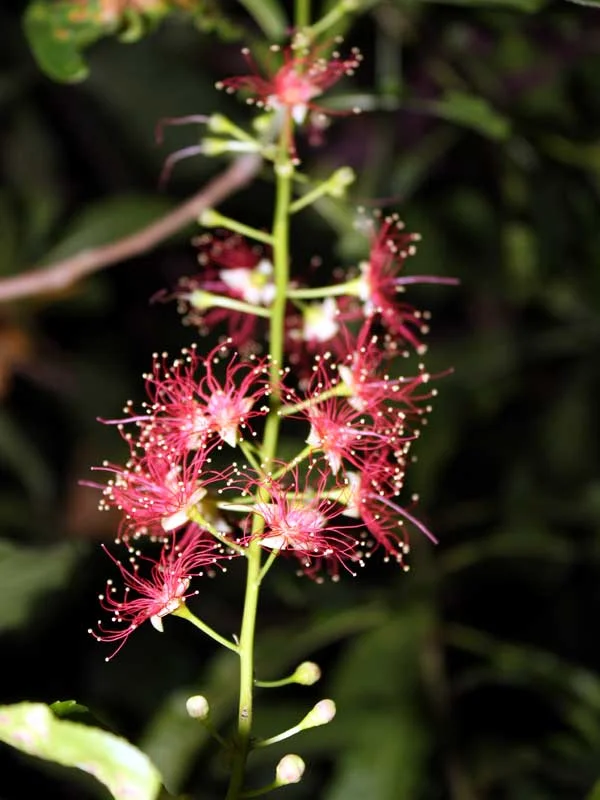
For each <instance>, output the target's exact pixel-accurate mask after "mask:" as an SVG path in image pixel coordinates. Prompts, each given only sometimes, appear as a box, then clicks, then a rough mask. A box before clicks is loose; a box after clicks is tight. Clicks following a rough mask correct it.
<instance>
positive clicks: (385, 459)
mask: <svg viewBox="0 0 600 800" xmlns="http://www.w3.org/2000/svg"><path fill="white" fill-rule="evenodd" d="M402 462H403V459H402V456H401V455H400V454H398V453H396V454H393V453H391V452H389V451H388V452H383V453H380V454H376V455H374V456H373V457H372V458H371V459H370V460H369V461H368V462H366V463H365V464H364V467H363V470H362V471H361V472H360V473H358V472H348V473H347V474H346V480H347V493H346V494H345V496H344V497H343V502H344V503H345V510H344V512H343V513H344V514H345V515H346V516H349V517H353V518H360V519H362V521H363V523H364V525H365V527H366V528H367V530H368V532H369V534H370V535H371V536H372V537H373V540H374V543H375V545H376V546H377V547H382V548H383V549H384V551H385V555H386V559H387V558H393V559H395V560H396V561H397V562H398V563H400V564H403V563H404V559H405V558H406V556H407V554H408V553H409V552H410V544H409V538H408V533H407V525H406V523H408V524H409V525H410V526H412V527H414V528H416V529H417V530H419V531H420V532H421V533H423V534H424V535H425V536H427V538H428V539H429V540H430V541H432V542H433V543H434V544H437V539H436V538H435V536H434V535H433V534H432V533H431V531H430V530H429V529H428V528H427V527H426V526H425V525H424V524H423V523H422V522H420V521H419V520H418V519H417V518H416V517H415V516H413V514H411V512H410V511H408V510H407V509H406V508H404V507H403V506H401V505H399V504H398V503H397V502H395V501H394V500H393V499H392V498H396V497H398V496H399V494H400V492H401V490H402V486H403V481H404V464H403V463H402ZM340 497H341V499H342V496H340ZM413 502H416V497H413ZM369 555H370V553H369V554H367V556H366V557H368V556H369ZM406 569H408V568H407V567H406Z"/></svg>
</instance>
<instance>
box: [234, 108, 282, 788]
mask: <svg viewBox="0 0 600 800" xmlns="http://www.w3.org/2000/svg"><path fill="white" fill-rule="evenodd" d="M291 124H292V123H291V119H290V118H288V119H287V120H286V123H285V124H284V126H283V130H282V134H281V138H280V141H279V152H278V157H277V161H276V164H275V179H276V200H275V214H274V219H273V266H274V271H275V290H276V292H275V299H274V301H273V305H272V307H271V320H270V335H269V348H270V356H271V368H270V382H271V409H270V413H269V415H268V417H267V421H266V424H265V435H264V439H263V444H262V448H261V461H262V464H263V466H264V468H266V469H268V465H270V464H272V462H273V460H274V458H275V456H276V454H277V440H278V437H279V419H280V417H279V414H278V411H279V406H280V403H281V400H280V394H281V393H280V388H279V383H280V370H281V367H282V364H283V353H284V325H285V306H286V293H287V288H288V283H289V216H290V202H291V196H292V188H291V187H292V179H293V173H294V168H293V166H292V164H291V162H290V158H289V142H290V138H289V137H290V131H291ZM262 491H264V490H262ZM264 499H265V501H268V499H269V498H268V495H267V496H266V497H265V498H264ZM263 526H264V520H263V518H262V517H261V516H260V515H258V514H255V515H254V520H253V524H252V533H253V537H252V541H251V543H250V545H249V546H248V549H247V551H246V556H247V558H246V561H247V564H248V571H247V574H246V593H245V596H244V613H243V617H242V628H241V631H240V641H239V655H240V702H239V708H238V730H237V740H236V748H235V755H234V762H233V767H232V772H231V780H230V783H229V789H228V791H227V797H226V800H238V798H239V797H240V794H241V792H242V790H243V785H244V773H245V770H246V761H247V759H248V754H249V752H250V749H251V743H252V742H251V737H252V716H253V689H254V635H255V630H256V612H257V608H258V596H259V590H260V583H261V567H262V563H261V562H262V558H261V556H262V551H261V547H260V538H259V535H260V533H261V531H262V528H263Z"/></svg>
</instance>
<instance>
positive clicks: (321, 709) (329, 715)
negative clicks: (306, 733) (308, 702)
mask: <svg viewBox="0 0 600 800" xmlns="http://www.w3.org/2000/svg"><path fill="white" fill-rule="evenodd" d="M334 717H335V703H334V702H333V700H319V702H318V703H317V705H316V706H315V707H314V708H313V709H312V710H311V711H309V712H308V714H307V715H306V716H305V717H304V719H303V720H302V722H301V723H300V727H301V728H302V730H306V729H307V728H316V727H318V726H319V725H327V723H328V722H331V720H332V719H333V718H334Z"/></svg>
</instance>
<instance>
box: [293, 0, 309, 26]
mask: <svg viewBox="0 0 600 800" xmlns="http://www.w3.org/2000/svg"><path fill="white" fill-rule="evenodd" d="M310 10H311V9H310V0H296V9H295V13H294V27H295V28H296V30H300V29H301V28H307V27H308V26H309V25H310Z"/></svg>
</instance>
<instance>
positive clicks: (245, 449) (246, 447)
mask: <svg viewBox="0 0 600 800" xmlns="http://www.w3.org/2000/svg"><path fill="white" fill-rule="evenodd" d="M238 445H239V446H240V449H241V451H242V453H243V454H244V457H245V459H246V461H247V462H248V463H249V464H250V466H251V467H253V468H254V469H255V470H256V471H257V472H259V473H260V472H262V469H261V466H260V464H259V463H258V461H257V460H256V456H255V455H254V453H253V452H252V445H251V444H250V443H249V442H246V441H244V440H243V439H240V441H239V442H238Z"/></svg>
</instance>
